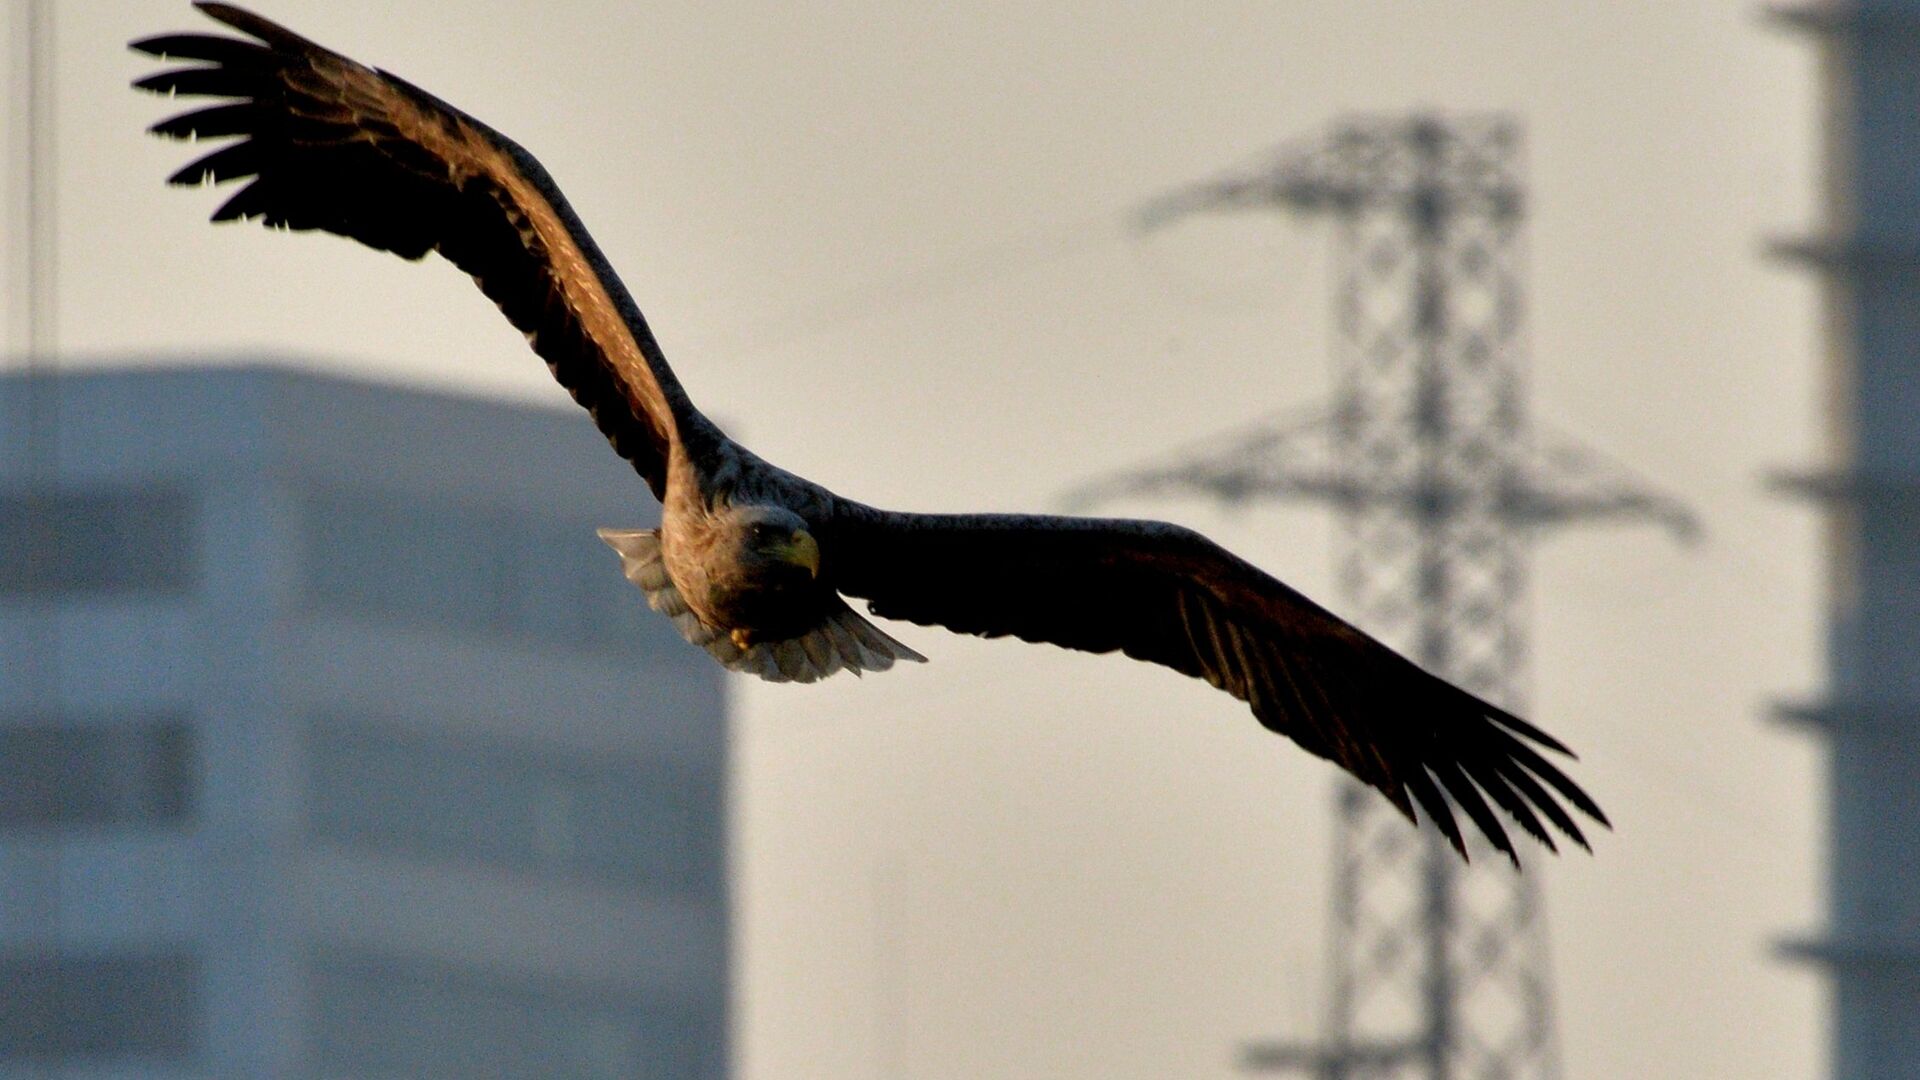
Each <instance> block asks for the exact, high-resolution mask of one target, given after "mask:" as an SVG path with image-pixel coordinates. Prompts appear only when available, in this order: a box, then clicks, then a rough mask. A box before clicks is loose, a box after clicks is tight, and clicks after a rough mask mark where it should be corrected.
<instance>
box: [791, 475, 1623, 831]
mask: <svg viewBox="0 0 1920 1080" xmlns="http://www.w3.org/2000/svg"><path fill="white" fill-rule="evenodd" d="M823 547H825V548H826V550H829V551H831V552H833V553H834V555H833V558H834V567H833V573H834V577H835V581H836V583H837V585H838V586H839V588H840V589H841V590H842V591H843V592H846V593H848V594H849V595H852V596H857V597H861V598H863V599H865V600H867V601H868V602H869V605H870V607H871V609H872V611H873V612H874V614H876V615H881V616H885V617H888V618H895V619H905V620H908V621H910V622H916V623H925V624H934V625H940V626H944V627H947V628H948V629H951V630H957V631H960V632H961V633H967V634H978V635H981V636H983V637H1000V636H1003V635H1011V636H1013V637H1017V638H1021V639H1023V640H1026V641H1036V642H1050V643H1052V644H1055V645H1063V646H1066V647H1067V648H1070V649H1081V650H1085V651H1087V652H1096V653H1100V652H1112V651H1114V650H1119V651H1120V652H1123V653H1125V654H1126V655H1128V656H1131V657H1134V658H1136V659H1140V660H1149V661H1152V662H1153V663H1156V664H1164V665H1166V666H1167V667H1170V668H1173V669H1174V670H1176V671H1180V672H1184V673H1186V674H1188V675H1193V676H1196V677H1198V678H1201V679H1205V680H1206V681H1207V682H1209V683H1211V684H1213V685H1214V686H1216V687H1219V688H1220V689H1222V690H1225V691H1226V692H1227V693H1229V694H1232V695H1233V696H1234V697H1237V698H1240V699H1241V700H1243V701H1245V702H1247V703H1248V704H1249V705H1251V706H1252V708H1253V714H1254V716H1256V717H1258V718H1259V720H1260V722H1261V723H1262V724H1264V725H1265V726H1267V727H1268V728H1270V729H1272V730H1274V731H1276V732H1279V733H1280V734H1282V735H1286V736H1288V737H1289V738H1292V739H1293V740H1294V741H1296V742H1298V743H1299V744H1300V745H1302V746H1304V747H1306V748H1307V749H1308V750H1311V751H1312V752H1314V753H1315V754H1318V755H1320V756H1321V757H1324V758H1328V759H1330V760H1332V761H1333V762H1335V763H1337V764H1338V765H1340V766H1341V767H1343V768H1345V769H1346V770H1347V771H1348V772H1351V773H1352V774H1353V775H1355V776H1357V777H1359V778H1360V779H1361V780H1363V781H1365V782H1366V783H1368V784H1370V785H1372V786H1373V787H1375V788H1378V789H1379V790H1380V791H1381V792H1383V793H1384V794H1385V795H1386V796H1387V798H1388V799H1391V800H1392V801H1393V803H1394V805H1395V806H1398V807H1399V808H1400V809H1401V811H1402V812H1404V813H1406V814H1407V816H1409V817H1413V816H1414V807H1415V805H1416V804H1417V805H1418V806H1419V807H1421V808H1422V809H1423V810H1424V811H1425V812H1426V814H1427V815H1428V816H1429V817H1430V818H1431V819H1432V820H1433V822H1434V824H1435V825H1436V826H1438V828H1439V829H1440V831H1441V832H1442V833H1444V834H1445V835H1446V837H1447V839H1448V840H1450V841H1451V842H1452V843H1453V845H1454V847H1455V848H1458V849H1460V852H1461V854H1463V855H1464V854H1465V853H1466V850H1465V844H1464V842H1463V839H1462V836H1461V832H1460V828H1459V825H1458V824H1457V823H1456V821H1455V819H1454V815H1453V813H1452V810H1451V809H1450V808H1449V806H1448V797H1451V799H1452V802H1453V805H1454V806H1455V807H1458V808H1459V809H1460V810H1462V811H1463V812H1465V813H1466V815H1467V816H1468V817H1469V818H1470V819H1472V821H1473V823H1474V824H1475V825H1476V826H1478V827H1479V829H1480V831H1481V832H1483V833H1485V834H1486V836H1487V839H1488V840H1489V841H1491V842H1492V844H1493V846H1494V847H1495V848H1497V849H1499V850H1500V851H1503V852H1505V853H1506V854H1507V855H1508V856H1509V857H1511V858H1514V859H1515V861H1516V862H1517V861H1518V857H1517V855H1516V854H1515V852H1514V848H1513V844H1512V842H1511V841H1510V840H1509V839H1508V837H1507V834H1506V831H1505V830H1504V829H1503V828H1502V827H1501V824H1500V821H1499V818H1498V816H1497V815H1496V814H1494V813H1493V811H1492V810H1491V808H1490V806H1489V800H1491V802H1492V804H1493V805H1497V806H1499V807H1501V808H1502V809H1504V810H1506V811H1507V813H1509V814H1511V815H1512V816H1513V818H1514V820H1516V821H1517V822H1519V824H1520V825H1521V827H1522V828H1524V829H1526V830H1527V832H1529V833H1531V834H1533V835H1534V836H1535V837H1537V838H1538V839H1539V840H1540V841H1541V842H1542V843H1544V844H1546V845H1547V847H1549V848H1552V847H1553V846H1554V845H1553V840H1552V837H1551V835H1550V832H1549V830H1548V828H1547V827H1546V825H1547V824H1551V825H1552V826H1553V827H1554V828H1556V829H1558V830H1559V831H1560V832H1562V833H1564V834H1565V835H1566V836H1568V837H1570V838H1572V839H1573V840H1574V842H1576V843H1578V844H1580V845H1581V846H1582V847H1585V846H1586V844H1587V842H1586V838H1585V836H1584V835H1583V834H1582V832H1581V829H1580V826H1579V824H1578V823H1577V822H1576V821H1575V820H1574V818H1573V815H1572V814H1571V813H1569V812H1568V810H1567V809H1566V807H1565V806H1563V805H1562V800H1564V801H1565V802H1566V803H1570V804H1572V806H1574V807H1576V808H1578V809H1579V810H1580V811H1581V812H1583V813H1585V814H1586V815H1588V816H1589V817H1591V818H1593V819H1594V820H1595V821H1598V822H1600V823H1601V824H1603V825H1604V824H1606V817H1605V815H1604V814H1602V813H1601V810H1600V808H1599V806H1597V805H1596V804H1595V803H1594V801H1593V800H1592V799H1591V798H1589V797H1588V796H1587V794H1586V793H1585V792H1583V791H1581V790H1580V788H1579V787H1578V786H1576V785H1575V784H1574V783H1573V781H1571V780H1569V779H1568V778H1567V777H1566V775H1565V774H1564V773H1562V772H1561V771H1560V769H1559V768H1558V767H1556V766H1555V765H1554V764H1553V763H1552V762H1551V761H1549V760H1547V758H1546V757H1545V756H1544V755H1543V754H1542V753H1541V750H1542V749H1544V750H1548V751H1553V752H1557V753H1561V754H1566V753H1567V750H1566V748H1565V747H1564V746H1562V745H1561V744H1560V743H1559V742H1557V741H1556V740H1554V739H1553V738H1552V737H1551V736H1549V735H1547V734H1546V733H1544V732H1542V731H1540V730H1539V729H1538V728H1535V727H1534V726H1533V725H1531V724H1528V723H1527V722H1526V721H1524V720H1521V719H1520V718H1518V717H1516V716H1513V715H1512V714H1510V713H1508V712H1506V711H1504V710H1502V709H1499V708H1497V707H1495V706H1493V705H1491V704H1489V703H1487V702H1485V701H1482V700H1480V699H1479V698H1478V697H1475V696H1474V695H1472V694H1470V693H1467V692H1466V691H1464V690H1461V689H1459V688H1457V687H1455V686H1453V685H1451V684H1449V683H1447V682H1446V681H1445V680H1443V679H1440V678H1438V677H1436V676H1434V675H1431V674H1429V673H1427V672H1425V671H1423V670H1421V669H1420V668H1419V667H1418V666H1416V665H1415V664H1413V663H1412V662H1411V661H1409V660H1407V659H1406V658H1404V657H1402V656H1400V655H1399V654H1397V653H1395V652H1394V651H1392V650H1391V649H1389V648H1387V647H1386V646H1385V645H1382V644H1380V643H1379V642H1378V641H1375V640H1374V639H1372V638H1370V637H1368V636H1367V635H1366V634H1364V633H1362V632H1361V631H1359V630H1357V629H1355V628H1354V627H1353V626H1351V625H1349V624H1347V623H1345V622H1343V621H1341V620H1340V619H1339V618H1338V617H1336V616H1334V615H1333V614H1331V613H1330V612H1328V611H1326V610H1325V609H1323V608H1321V607H1320V606H1319V605H1317V604H1315V603H1314V602H1313V601H1311V600H1309V599H1307V598H1306V597H1304V596H1302V595H1301V594H1299V593H1298V592H1295V591H1294V590H1293V589H1291V588H1289V587H1287V586H1286V585H1284V584H1282V583H1281V582H1279V581H1276V580H1275V579H1274V578H1272V577H1270V576H1269V575H1267V574H1265V573H1263V572H1262V571H1261V570H1259V569H1258V568H1256V567H1254V566H1252V565H1251V564H1249V563H1247V562H1245V561H1244V560H1242V559H1240V558H1238V557H1236V556H1234V555H1233V554H1232V553H1230V552H1228V551H1226V550H1225V549H1223V548H1221V547H1220V546H1219V545H1217V544H1215V543H1213V542H1212V541H1210V540H1208V539H1207V538H1206V537H1204V536H1201V535H1200V534H1198V533H1195V532H1193V531H1191V530H1188V529H1184V528H1181V527H1179V526H1176V525H1169V524H1165V523H1163V522H1155V521H1116V520H1099V519H1090V518H1065V517H1044V516H1029V515H998V514H981V515H930V514H900V513H889V512H886V511H879V510H874V509H872V508H870V507H864V506H858V505H856V504H844V506H843V511H842V513H841V514H840V515H838V516H837V517H836V518H835V520H834V524H833V527H832V531H831V539H830V540H828V541H827V542H826V543H825V544H823ZM1442 791H1444V792H1445V796H1443V795H1442ZM1543 819H1544V821H1543Z"/></svg>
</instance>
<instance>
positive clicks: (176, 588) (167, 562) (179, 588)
mask: <svg viewBox="0 0 1920 1080" xmlns="http://www.w3.org/2000/svg"><path fill="white" fill-rule="evenodd" d="M192 531H193V509H192V506H191V501H190V500H189V499H188V497H187V495H186V493H185V492H184V491H181V490H179V489H177V488H173V487H168V486H159V487H125V488H102V489H98V490H92V491H78V490H46V491H36V490H17V489H16V490H13V491H5V492H0V597H16V596H28V595H35V594H49V593H58V594H70V593H82V594H85V593H179V592H184V591H186V590H187V589H188V588H190V587H191V585H192V577H193V561H194V560H193V549H194V544H193V536H192Z"/></svg>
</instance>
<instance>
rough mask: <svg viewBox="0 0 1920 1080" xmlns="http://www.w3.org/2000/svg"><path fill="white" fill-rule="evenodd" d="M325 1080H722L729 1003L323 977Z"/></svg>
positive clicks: (376, 969) (367, 972)
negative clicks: (372, 1079)
mask: <svg viewBox="0 0 1920 1080" xmlns="http://www.w3.org/2000/svg"><path fill="white" fill-rule="evenodd" d="M313 998H314V1005H315V1013H316V1016H315V1020H316V1023H315V1028H316V1033H317V1035H318V1039H317V1045H316V1051H317V1057H318V1059H319V1064H320V1067H321V1070H322V1073H323V1075H329V1076H331V1075H342V1076H346V1075H355V1076H406V1077H412V1078H418V1080H430V1078H431V1080H439V1078H446V1080H455V1078H458V1080H509V1078H511V1080H519V1078H522V1077H525V1078H528V1080H533V1078H541V1080H547V1078H551V1080H630V1078H634V1077H641V1078H650V1077H659V1078H662V1080H666V1078H671V1080H719V1077H720V1076H721V1071H722V1070H721V1067H720V1063H721V1062H722V1061H723V1060H724V1053H723V1047H722V1045H721V1044H722V1040H723V1039H724V1038H725V1035H724V1030H725V1028H724V1005H723V1004H722V1003H721V1002H720V1001H719V1000H717V999H716V1000H714V1001H711V1002H705V1003H702V1002H695V1001H691V1000H688V999H686V998H685V997H684V996H683V995H670V994H658V995H635V994H633V993H630V992H627V993H623V992H620V991H618V990H614V991H609V989H608V988H604V987H585V986H573V985H565V984H556V983H551V982H547V983H543V982H540V981H535V980H528V979H522V978H512V977H506V976H499V975H493V974H490V973H486V972H478V971H473V970H468V969H458V968H449V967H442V966H437V965H428V964H422V963H419V962H412V961H395V960H328V961H323V962H321V963H319V964H317V965H316V966H315V970H314V995H313Z"/></svg>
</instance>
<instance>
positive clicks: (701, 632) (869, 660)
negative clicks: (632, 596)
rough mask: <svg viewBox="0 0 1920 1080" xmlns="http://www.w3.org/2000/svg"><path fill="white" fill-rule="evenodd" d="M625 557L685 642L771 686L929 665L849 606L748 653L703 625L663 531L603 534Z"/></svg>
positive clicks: (628, 570) (626, 568)
mask: <svg viewBox="0 0 1920 1080" xmlns="http://www.w3.org/2000/svg"><path fill="white" fill-rule="evenodd" d="M599 535H600V539H602V540H604V541H606V543H607V546H608V547H610V548H612V549H613V550H614V551H615V552H616V553H618V554H619V556H620V571H621V573H623V574H625V575H626V578H627V580H628V581H631V582H633V583H634V584H635V585H637V586H639V588H640V591H641V592H643V593H645V594H646V596H647V606H648V607H650V608H652V609H653V610H655V611H657V612H660V613H661V614H662V615H665V616H667V617H668V618H669V619H671V620H673V625H674V628H675V629H677V630H679V631H680V636H681V637H684V638H686V639H687V640H688V641H689V642H691V643H693V644H695V645H698V646H700V647H701V648H703V649H705V650H706V651H707V652H708V653H709V654H710V655H711V656H712V657H713V658H714V659H715V660H718V661H720V663H721V665H722V666H723V667H725V668H727V669H728V670H730V671H740V672H745V673H747V674H750V675H758V676H760V677H761V678H762V679H765V680H767V681H768V682H800V683H810V682H816V681H818V680H820V679H824V678H826V677H827V676H829V675H833V674H835V673H837V672H841V671H851V672H853V673H854V674H855V675H859V674H860V673H861V672H864V671H885V670H887V669H888V668H890V667H892V666H893V665H894V663H895V662H896V661H900V660H912V661H915V662H917V663H923V664H924V663H926V660H927V658H926V657H924V656H921V655H920V654H919V653H917V652H915V651H913V650H912V649H909V648H908V647H906V646H905V645H903V644H901V643H900V642H898V641H895V640H894V639H893V638H892V637H890V636H888V635H887V634H886V633H885V632H883V631H882V630H881V629H880V628H879V627H877V626H875V625H873V624H872V623H870V622H868V621H867V620H865V619H863V618H861V617H860V616H859V615H858V614H856V613H855V612H854V610H853V609H852V608H850V607H848V606H846V604H844V603H842V604H839V605H838V607H837V608H836V609H835V610H833V611H831V612H830V613H828V615H827V617H826V619H825V620H823V621H822V622H821V623H820V625H818V626H815V627H814V628H813V629H811V630H809V631H807V632H806V633H804V634H801V635H800V636H798V637H792V638H788V639H786V640H784V641H756V642H754V643H753V644H752V645H750V646H748V647H747V648H745V649H742V648H740V646H738V645H736V644H734V642H733V638H732V636H731V635H729V634H727V633H724V632H722V631H720V630H717V629H715V628H713V627H711V626H708V625H707V624H706V623H704V622H701V621H700V617H699V616H697V615H695V614H694V613H693V611H692V609H691V608H689V607H688V606H687V601H686V599H685V598H683V597H682V596H681V595H680V590H679V589H678V588H676V587H675V586H674V584H673V579H672V578H671V577H669V576H668V575H667V566H666V563H665V561H664V560H663V559H662V557H661V552H660V530H658V529H601V530H599Z"/></svg>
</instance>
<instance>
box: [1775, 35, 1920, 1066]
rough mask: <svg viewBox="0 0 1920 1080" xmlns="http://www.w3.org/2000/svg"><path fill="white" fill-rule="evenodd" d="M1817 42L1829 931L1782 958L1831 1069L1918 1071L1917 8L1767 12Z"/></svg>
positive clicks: (1818, 706) (1814, 482) (1806, 252)
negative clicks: (1825, 1002)
mask: <svg viewBox="0 0 1920 1080" xmlns="http://www.w3.org/2000/svg"><path fill="white" fill-rule="evenodd" d="M1784 17H1785V18H1786V19H1787V20H1788V21H1789V22H1791V23H1794V24H1796V25H1798V26H1799V27H1801V28H1803V29H1806V30H1809V31H1811V32H1813V33H1814V35H1815V37H1816V40H1817V41H1818V42H1819V43H1820V47H1821V49H1822V59H1823V72H1824V80H1825V87H1824V90H1825V96H1826V101H1827V120H1826V125H1827V130H1826V142H1827V168H1826V173H1827V204H1828V205H1827V215H1826V216H1827V223H1826V232H1825V233H1824V235H1822V236H1821V237H1820V238H1818V239H1816V240H1814V241H1811V242H1808V243H1804V244H1799V245H1795V246H1794V248H1793V250H1794V251H1795V252H1796V253H1798V254H1800V255H1802V256H1805V257H1806V258H1807V259H1808V261H1809V262H1810V263H1811V264H1812V266H1813V267H1814V269H1816V270H1817V271H1818V272H1820V273H1821V274H1822V276H1823V280H1824V284H1825V291H1826V298H1827V314H1828V320H1827V321H1828V361H1827V362H1828V365H1829V371H1830V379H1829V388H1830V390H1829V393H1830V397H1829V400H1828V406H1829V420H1828V427H1829V433H1830V446H1831V449H1830V459H1829V463H1828V467H1827V470H1826V471H1824V472H1821V473H1817V474H1815V475H1812V476H1810V477H1808V478H1806V479H1805V481H1804V482H1803V485H1802V486H1803V487H1804V488H1805V489H1806V490H1807V491H1808V492H1810V493H1811V494H1813V495H1815V496H1816V497H1817V498H1818V499H1820V500H1821V501H1822V502H1823V503H1824V504H1825V506H1824V509H1825V511H1826V512H1827V514H1828V516H1829V520H1830V533H1829V541H1830V542H1829V559H1830V566H1831V572H1830V576H1829V580H1830V583H1831V584H1830V596H1831V611H1830V616H1829V657H1830V669H1831V674H1830V678H1829V688H1828V696H1827V698H1826V699H1825V700H1824V701H1820V702H1816V703H1811V704H1808V705H1804V706H1799V707H1795V708H1792V709H1791V710H1789V711H1790V715H1792V716H1794V717H1795V718H1797V719H1800V720H1802V721H1805V722H1808V723H1810V724H1811V725H1812V726H1814V727H1815V728H1816V729H1817V730H1818V731H1819V732H1820V734H1821V735H1822V736H1824V739H1825V742H1826V744H1827V746H1828V747H1829V750H1830V767H1829V778H1830V784H1829V799H1830V803H1829V805H1830V814H1831V830H1832V832H1831V843H1830V850H1829V855H1828V883H1827V884H1828V923H1829V925H1828V927H1827V929H1826V931H1825V933H1824V934H1823V935H1821V936H1819V937H1817V938H1814V939H1811V940H1805V941H1800V942H1796V943H1793V944H1792V945H1791V946H1790V947H1789V948H1790V951H1791V952H1792V953H1793V954H1794V955H1796V956H1798V957H1800V958H1802V959H1805V960H1807V961H1809V962H1812V963H1814V964H1816V965H1817V966H1818V967H1819V968H1820V969H1821V970H1823V971H1824V972H1825V973H1826V974H1827V976H1828V978H1829V981H1830V983H1831V986H1832V999H1831V1000H1832V1008H1833V1014H1832V1016H1833V1035H1832V1039H1833V1042H1832V1050H1831V1054H1832V1062H1831V1063H1832V1070H1833V1075H1834V1076H1836V1077H1841V1078H1844V1080H1880V1078H1888V1080H1891V1078H1895V1077H1901V1078H1905V1077H1912V1076H1914V1075H1916V1071H1920V2H1916V0H1861V2H1859V3H1841V2H1836V3H1832V4H1829V5H1824V6H1820V5H1816V6H1809V7H1806V8H1803V9H1799V10H1797V11H1793V12H1788V13H1786V14H1785V16H1784Z"/></svg>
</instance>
